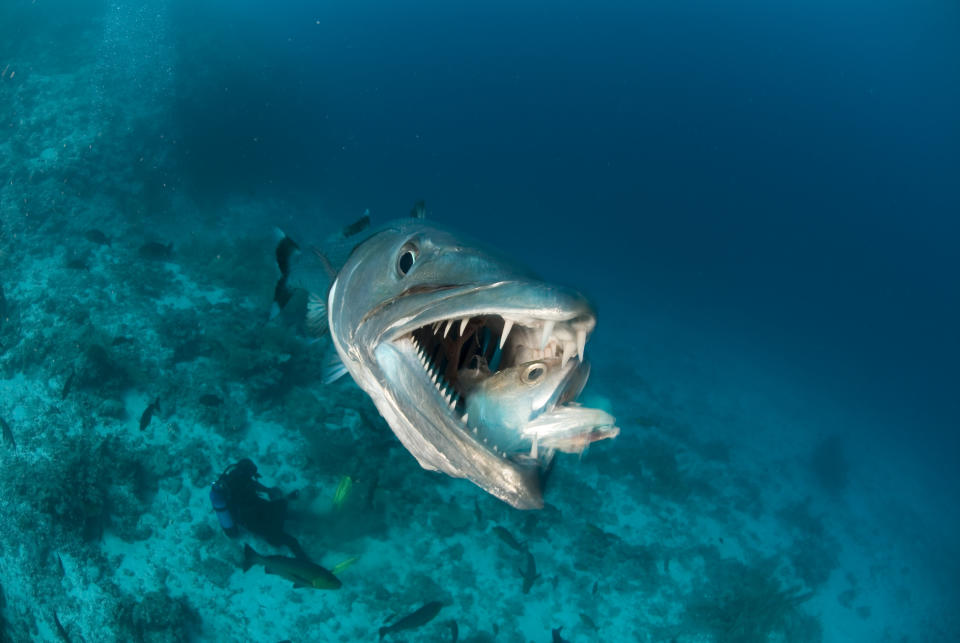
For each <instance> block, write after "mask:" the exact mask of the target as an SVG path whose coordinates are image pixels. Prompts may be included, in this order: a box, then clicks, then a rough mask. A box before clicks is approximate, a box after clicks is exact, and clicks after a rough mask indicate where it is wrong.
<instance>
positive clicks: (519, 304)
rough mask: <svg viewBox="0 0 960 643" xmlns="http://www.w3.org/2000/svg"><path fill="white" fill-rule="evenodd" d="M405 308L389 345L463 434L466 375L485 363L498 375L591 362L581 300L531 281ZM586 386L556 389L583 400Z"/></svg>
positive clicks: (561, 396) (451, 291)
mask: <svg viewBox="0 0 960 643" xmlns="http://www.w3.org/2000/svg"><path fill="white" fill-rule="evenodd" d="M398 303H399V302H398ZM404 303H405V304H406V306H403V307H405V308H407V310H406V311H405V314H402V315H399V316H398V319H397V321H395V322H394V323H393V324H391V325H390V326H389V327H388V328H386V329H385V331H384V332H383V333H382V335H381V338H380V339H381V342H383V343H385V344H386V343H389V344H390V345H391V346H392V347H393V348H394V349H395V350H397V351H398V352H399V353H402V354H405V355H406V359H405V360H404V361H405V362H406V363H407V364H408V367H409V368H410V370H411V373H410V375H411V376H413V377H417V376H418V375H421V376H422V380H423V382H424V385H425V386H426V387H427V388H430V385H431V384H432V388H435V389H436V393H437V395H438V397H436V398H435V400H436V402H437V404H438V406H440V407H441V409H442V411H443V415H444V416H446V417H447V418H449V419H451V420H453V421H454V424H455V425H456V426H457V427H458V428H460V429H464V428H465V427H466V424H467V423H466V417H465V414H466V411H467V409H466V403H465V400H466V397H467V396H468V389H469V383H468V382H466V381H464V378H463V377H462V375H463V373H464V369H465V368H467V367H468V366H469V365H471V364H472V363H482V364H483V365H484V366H485V367H489V371H490V372H491V373H492V372H497V371H498V370H501V369H504V368H508V367H511V366H515V365H517V364H521V363H526V362H530V361H533V360H559V362H560V364H561V368H563V369H566V366H567V364H568V362H569V361H570V360H578V361H579V362H581V363H582V362H583V360H584V350H585V345H586V341H587V337H588V335H589V333H590V332H591V331H592V330H593V328H594V326H595V324H596V318H595V316H594V314H593V311H592V309H591V308H590V307H589V305H588V304H587V303H586V301H585V300H584V299H583V298H582V297H580V296H579V295H577V294H575V293H571V292H569V291H565V290H561V289H558V288H555V287H548V286H543V287H539V284H530V283H525V282H499V283H496V284H490V285H488V286H470V287H459V288H444V289H442V290H435V291H433V292H426V291H424V290H423V289H420V290H418V292H416V293H414V294H410V295H409V296H408V301H406V302H404ZM531 304H532V305H531ZM399 308H400V307H399V306H398V309H399ZM397 312H399V310H398V311H397ZM583 366H586V365H585V364H584V365H583ZM578 370H579V366H578ZM583 372H584V375H583V377H584V378H585V376H586V375H585V373H586V370H584V371H583ZM417 379H421V378H417ZM582 383H583V382H582V381H579V382H578V385H573V384H572V382H571V380H570V379H569V378H567V379H565V380H564V381H563V382H562V383H558V386H557V389H556V390H559V388H565V389H566V388H569V389H570V390H569V391H566V390H565V391H560V392H559V393H558V394H557V395H556V396H554V399H555V401H559V402H564V401H568V400H570V399H572V398H574V397H576V395H577V394H578V393H579V390H580V388H582ZM491 448H492V450H493V451H494V452H495V453H497V454H498V455H502V454H501V453H500V452H499V451H497V449H496V447H494V446H492V445H491Z"/></svg>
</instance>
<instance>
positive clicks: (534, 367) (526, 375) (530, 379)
mask: <svg viewBox="0 0 960 643" xmlns="http://www.w3.org/2000/svg"><path fill="white" fill-rule="evenodd" d="M546 372H547V369H546V368H545V367H544V365H543V364H541V363H540V362H534V363H533V364H530V365H529V366H527V368H525V369H524V371H523V375H521V376H520V379H521V380H523V383H524V384H536V383H537V382H539V381H540V378H541V377H543V374H544V373H546Z"/></svg>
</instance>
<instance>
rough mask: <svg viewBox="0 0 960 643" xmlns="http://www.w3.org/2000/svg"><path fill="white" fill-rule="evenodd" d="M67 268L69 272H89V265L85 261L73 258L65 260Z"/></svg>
mask: <svg viewBox="0 0 960 643" xmlns="http://www.w3.org/2000/svg"><path fill="white" fill-rule="evenodd" d="M67 268H69V269H70V270H90V264H88V263H87V260H86V259H81V258H79V257H73V258H72V259H67Z"/></svg>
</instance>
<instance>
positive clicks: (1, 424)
mask: <svg viewBox="0 0 960 643" xmlns="http://www.w3.org/2000/svg"><path fill="white" fill-rule="evenodd" d="M0 428H2V429H3V442H4V443H5V444H6V445H7V446H10V447H12V448H13V449H16V448H17V441H16V440H14V439H13V431H12V430H11V429H10V425H9V424H7V421H6V420H4V419H3V418H0Z"/></svg>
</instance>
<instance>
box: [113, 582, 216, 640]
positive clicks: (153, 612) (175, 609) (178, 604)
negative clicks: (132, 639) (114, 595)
mask: <svg viewBox="0 0 960 643" xmlns="http://www.w3.org/2000/svg"><path fill="white" fill-rule="evenodd" d="M130 618H131V621H132V625H133V629H134V632H135V635H136V640H138V641H145V642H148V643H180V642H186V641H189V640H191V630H192V628H193V625H194V624H195V623H197V622H198V621H199V617H198V616H197V615H196V614H195V613H194V612H193V610H191V609H190V607H189V606H188V605H187V603H186V602H185V601H184V600H183V599H178V600H177V599H173V598H171V597H170V596H169V595H167V594H165V593H163V592H149V593H147V594H146V595H144V597H143V599H142V600H141V601H140V602H139V603H137V604H136V605H135V606H134V607H133V609H132V610H131V613H130Z"/></svg>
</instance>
